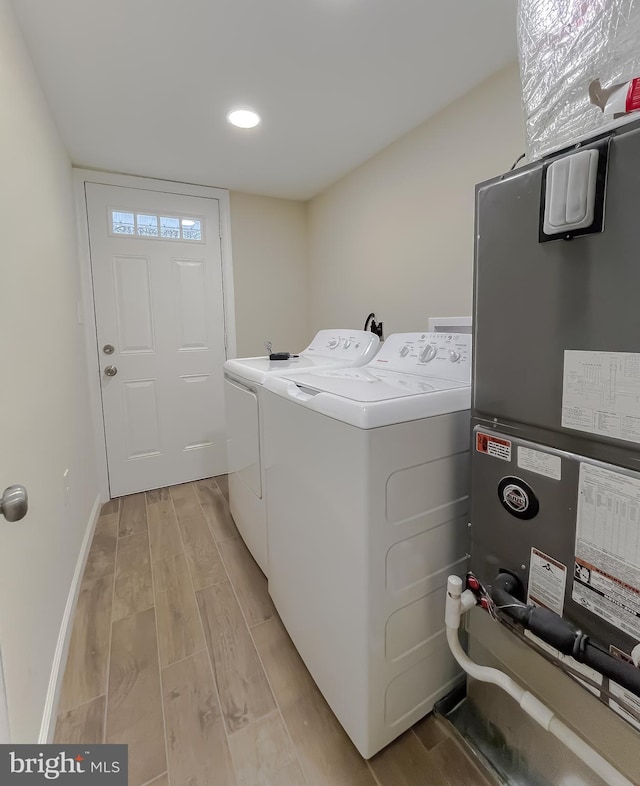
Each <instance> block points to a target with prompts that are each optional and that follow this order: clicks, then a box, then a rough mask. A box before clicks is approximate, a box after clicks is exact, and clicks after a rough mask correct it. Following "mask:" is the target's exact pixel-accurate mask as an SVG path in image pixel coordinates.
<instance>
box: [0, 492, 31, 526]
mask: <svg viewBox="0 0 640 786" xmlns="http://www.w3.org/2000/svg"><path fill="white" fill-rule="evenodd" d="M28 508H29V497H28V496H27V490H26V488H25V487H24V486H9V487H8V488H6V489H5V490H4V493H3V495H2V497H1V498H0V513H1V514H2V515H3V516H4V517H5V518H6V520H7V521H20V519H23V518H24V517H25V516H26V515H27V510H28Z"/></svg>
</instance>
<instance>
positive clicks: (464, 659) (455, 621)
mask: <svg viewBox="0 0 640 786" xmlns="http://www.w3.org/2000/svg"><path fill="white" fill-rule="evenodd" d="M475 605H476V599H475V595H474V594H473V593H472V592H471V591H470V590H466V591H465V592H463V591H462V579H461V578H460V577H459V576H449V579H448V583H447V602H446V609H445V625H446V627H447V641H448V643H449V648H450V649H451V653H452V654H453V657H454V658H455V659H456V661H457V662H458V664H459V665H460V667H461V668H462V669H463V670H464V671H466V672H467V674H468V675H469V676H470V677H473V678H474V679H476V680H479V681H480V682H489V683H492V684H493V685H497V686H498V687H499V688H502V690H504V691H506V692H507V693H508V694H509V695H510V696H511V697H512V698H514V699H515V700H516V701H517V702H518V704H519V705H520V707H521V708H522V709H523V710H524V711H525V712H526V713H527V715H529V716H531V717H532V718H533V719H534V720H535V721H536V722H537V723H539V724H540V725H541V726H542V727H543V728H544V729H546V730H547V731H548V732H550V733H551V734H553V736H554V737H557V739H559V740H560V742H562V743H563V744H564V745H565V746H566V747H567V748H569V750H571V751H573V753H575V755H576V756H577V757H578V758H579V759H580V760H581V761H583V762H584V763H585V764H586V765H587V767H589V768H590V769H592V770H593V771H594V772H595V773H596V774H597V775H599V776H600V777H601V778H602V779H603V780H604V781H605V783H608V784H609V786H634V784H633V783H632V782H631V781H630V780H629V779H628V778H626V777H625V776H624V775H623V774H622V773H621V772H619V771H618V770H616V769H615V767H613V766H612V765H611V764H609V762H608V761H607V760H606V759H604V758H603V757H602V756H601V755H600V754H599V753H597V752H596V751H595V750H594V749H593V748H592V747H591V746H590V745H588V744H587V743H586V742H585V741H584V740H583V739H582V738H581V737H578V735H577V734H576V733H575V732H573V731H572V730H571V729H570V728H569V727H568V726H567V725H566V724H565V723H563V722H562V721H561V720H560V719H559V718H558V717H557V716H556V715H555V714H554V712H553V710H551V709H550V708H549V707H547V706H546V705H545V704H543V703H542V702H541V701H540V700H539V699H537V698H536V697H535V696H534V695H533V694H532V693H529V691H526V690H525V689H524V688H523V687H522V686H521V685H519V684H518V683H517V682H516V681H515V680H514V679H512V678H511V677H509V675H508V674H505V673H504V672H503V671H500V670H499V669H493V668H490V667H489V666H480V665H479V664H478V663H475V662H474V661H472V660H471V658H469V656H468V655H467V654H466V652H465V651H464V650H463V649H462V645H461V644H460V639H459V638H458V629H459V628H460V618H461V616H462V615H463V614H464V613H466V612H467V611H469V609H470V608H473V606H475Z"/></svg>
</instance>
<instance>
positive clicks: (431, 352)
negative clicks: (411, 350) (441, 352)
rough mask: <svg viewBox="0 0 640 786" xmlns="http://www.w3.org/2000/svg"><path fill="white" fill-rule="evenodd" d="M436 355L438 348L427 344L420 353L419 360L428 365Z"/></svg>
mask: <svg viewBox="0 0 640 786" xmlns="http://www.w3.org/2000/svg"><path fill="white" fill-rule="evenodd" d="M437 353H438V348H437V347H435V346H434V345H433V344H427V346H426V347H425V348H424V349H423V350H422V351H421V352H420V360H421V361H422V362H423V363H429V362H430V361H431V360H433V359H434V357H435V356H436V355H437Z"/></svg>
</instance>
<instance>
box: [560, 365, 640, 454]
mask: <svg viewBox="0 0 640 786" xmlns="http://www.w3.org/2000/svg"><path fill="white" fill-rule="evenodd" d="M562 425H563V427H564V428H572V429H576V430H577V431H588V432H589V433H591V434H599V435H600V436H603V437H613V438H614V439H624V440H626V441H627V442H639V443H640V354H636V353H632V352H579V351H574V350H566V351H565V353H564V376H563V382H562Z"/></svg>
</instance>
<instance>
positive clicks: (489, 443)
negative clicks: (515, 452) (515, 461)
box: [476, 431, 511, 461]
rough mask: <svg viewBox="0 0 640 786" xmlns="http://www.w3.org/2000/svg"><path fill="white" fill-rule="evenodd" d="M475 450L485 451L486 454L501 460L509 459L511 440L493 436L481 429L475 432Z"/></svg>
mask: <svg viewBox="0 0 640 786" xmlns="http://www.w3.org/2000/svg"><path fill="white" fill-rule="evenodd" d="M476 450H477V451H478V453H486V454H487V456H493V458H499V459H502V460H503V461H511V440H509V439H502V438H501V437H494V436H493V434H484V433H483V432H482V431H478V432H477V433H476Z"/></svg>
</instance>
